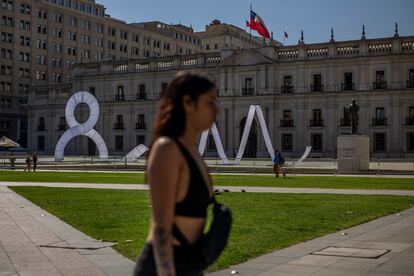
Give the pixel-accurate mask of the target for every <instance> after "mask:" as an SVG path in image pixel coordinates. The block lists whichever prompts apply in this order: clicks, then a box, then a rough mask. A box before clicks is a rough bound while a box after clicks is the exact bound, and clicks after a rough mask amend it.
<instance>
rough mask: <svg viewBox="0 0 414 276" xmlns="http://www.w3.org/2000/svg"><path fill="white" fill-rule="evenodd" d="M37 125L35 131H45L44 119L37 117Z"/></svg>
mask: <svg viewBox="0 0 414 276" xmlns="http://www.w3.org/2000/svg"><path fill="white" fill-rule="evenodd" d="M37 122H38V124H37V130H38V131H44V130H46V126H45V117H39V119H38V120H37Z"/></svg>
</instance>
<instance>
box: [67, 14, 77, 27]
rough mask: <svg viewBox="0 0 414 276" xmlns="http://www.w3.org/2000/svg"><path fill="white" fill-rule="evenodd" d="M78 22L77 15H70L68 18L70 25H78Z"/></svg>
mask: <svg viewBox="0 0 414 276" xmlns="http://www.w3.org/2000/svg"><path fill="white" fill-rule="evenodd" d="M76 23H77V20H76V17H72V16H70V17H69V18H68V24H69V26H72V27H76V25H77V24H76Z"/></svg>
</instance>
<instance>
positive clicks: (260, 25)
mask: <svg viewBox="0 0 414 276" xmlns="http://www.w3.org/2000/svg"><path fill="white" fill-rule="evenodd" d="M246 25H247V27H249V28H250V29H252V30H255V31H256V32H257V33H258V34H259V35H261V36H263V37H265V38H270V34H269V31H268V30H267V28H266V25H265V23H264V22H263V19H262V18H260V16H258V15H257V14H256V13H255V12H254V11H252V10H250V22H247V21H246Z"/></svg>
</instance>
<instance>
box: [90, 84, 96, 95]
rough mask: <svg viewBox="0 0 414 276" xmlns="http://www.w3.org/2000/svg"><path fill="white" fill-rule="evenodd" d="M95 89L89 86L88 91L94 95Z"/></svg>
mask: <svg viewBox="0 0 414 276" xmlns="http://www.w3.org/2000/svg"><path fill="white" fill-rule="evenodd" d="M95 91H96V90H95V87H94V86H91V87H89V93H91V94H92V95H94V96H95V97H96V95H95Z"/></svg>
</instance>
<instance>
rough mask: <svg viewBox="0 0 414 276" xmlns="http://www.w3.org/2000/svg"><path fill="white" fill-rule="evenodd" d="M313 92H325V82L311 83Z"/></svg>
mask: <svg viewBox="0 0 414 276" xmlns="http://www.w3.org/2000/svg"><path fill="white" fill-rule="evenodd" d="M311 92H323V84H318V85H315V84H311Z"/></svg>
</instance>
